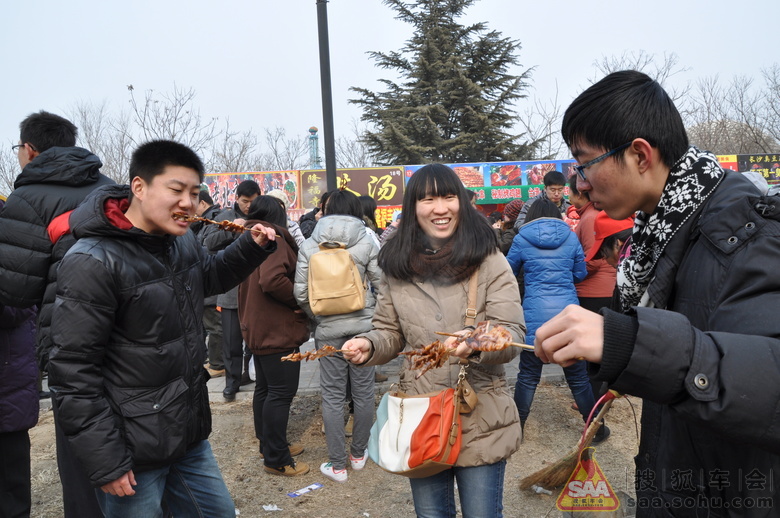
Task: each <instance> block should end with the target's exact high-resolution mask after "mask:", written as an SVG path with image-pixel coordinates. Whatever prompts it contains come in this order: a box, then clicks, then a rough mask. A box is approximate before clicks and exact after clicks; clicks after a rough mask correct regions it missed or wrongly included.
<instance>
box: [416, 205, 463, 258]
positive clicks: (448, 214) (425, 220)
mask: <svg viewBox="0 0 780 518" xmlns="http://www.w3.org/2000/svg"><path fill="white" fill-rule="evenodd" d="M415 212H416V215H417V224H418V225H420V228H421V229H422V231H423V232H425V235H427V236H428V238H429V239H430V242H431V245H432V246H434V247H437V248H438V247H440V246H442V245H444V243H446V242H447V241H448V240H449V239H450V238H451V237H452V235H453V234H454V233H455V230H456V229H457V228H458V216H459V213H460V201H459V200H458V196H457V195H456V194H448V195H445V196H433V195H430V194H429V195H426V196H425V197H424V198H422V199H420V200H417V207H416V210H415Z"/></svg>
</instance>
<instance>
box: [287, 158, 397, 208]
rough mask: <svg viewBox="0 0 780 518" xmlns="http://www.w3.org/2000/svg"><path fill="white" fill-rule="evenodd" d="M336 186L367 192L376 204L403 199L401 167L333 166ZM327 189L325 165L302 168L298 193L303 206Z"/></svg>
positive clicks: (311, 203) (316, 201) (311, 204)
mask: <svg viewBox="0 0 780 518" xmlns="http://www.w3.org/2000/svg"><path fill="white" fill-rule="evenodd" d="M336 180H337V182H338V186H339V188H341V187H342V186H344V189H346V190H348V191H351V192H353V193H355V194H356V195H357V196H362V195H364V194H368V195H369V196H371V197H372V198H374V200H376V204H377V205H379V206H382V205H393V206H396V205H401V202H402V201H403V199H404V184H403V167H401V166H392V167H366V168H362V169H357V168H356V169H336ZM326 190H327V182H326V180H325V170H324V169H308V170H302V171H301V197H302V202H303V207H305V208H314V207H317V206H318V205H319V204H320V200H321V199H322V194H323V193H324V192H325V191H326Z"/></svg>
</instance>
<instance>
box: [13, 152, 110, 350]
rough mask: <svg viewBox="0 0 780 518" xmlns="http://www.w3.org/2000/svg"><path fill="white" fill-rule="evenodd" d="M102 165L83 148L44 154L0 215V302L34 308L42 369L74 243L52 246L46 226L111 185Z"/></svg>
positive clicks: (66, 238)
mask: <svg viewBox="0 0 780 518" xmlns="http://www.w3.org/2000/svg"><path fill="white" fill-rule="evenodd" d="M102 165H103V164H102V163H101V162H100V159H99V158H98V157H96V156H95V155H93V154H92V153H91V152H89V151H87V150H86V149H82V148H79V147H53V148H50V149H47V150H46V151H44V152H43V153H41V154H40V155H38V156H37V157H35V159H33V160H32V161H31V162H30V163H29V164H27V166H25V168H24V170H23V171H22V172H21V174H20V175H19V176H18V177H17V178H16V182H15V183H14V191H13V192H12V193H11V195H10V196H8V201H7V202H6V205H5V207H4V208H3V210H2V211H0V279H2V282H0V302H1V303H3V304H7V305H9V306H16V307H22V308H26V307H30V306H34V305H38V306H39V308H40V313H39V315H38V336H37V342H38V357H39V360H40V361H41V363H42V365H43V364H45V363H46V358H47V357H48V351H49V349H50V347H51V338H50V330H49V327H50V325H51V305H52V303H53V302H54V296H55V294H56V290H57V266H58V265H59V262H60V260H61V259H62V257H63V256H64V255H65V252H67V251H68V248H70V246H71V245H73V241H74V240H73V238H72V236H64V237H63V238H61V239H59V240H58V241H57V242H56V244H53V243H52V240H51V239H50V238H49V234H48V233H47V227H48V226H49V224H50V223H51V221H52V220H53V219H54V218H55V217H57V216H59V215H60V214H62V213H64V212H68V211H70V210H73V209H75V208H76V206H77V205H78V204H79V203H81V202H82V201H83V200H84V198H86V197H87V195H88V194H89V193H91V192H92V191H93V190H95V189H97V188H98V187H100V186H102V185H108V184H113V183H114V181H113V180H111V179H110V178H108V177H106V176H103V175H102V174H100V168H101V166H102Z"/></svg>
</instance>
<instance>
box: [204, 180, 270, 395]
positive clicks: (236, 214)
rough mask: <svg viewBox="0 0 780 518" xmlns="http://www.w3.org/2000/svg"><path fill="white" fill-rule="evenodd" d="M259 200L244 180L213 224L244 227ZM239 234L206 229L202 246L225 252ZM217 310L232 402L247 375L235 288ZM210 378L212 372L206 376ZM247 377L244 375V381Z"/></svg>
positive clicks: (250, 182)
mask: <svg viewBox="0 0 780 518" xmlns="http://www.w3.org/2000/svg"><path fill="white" fill-rule="evenodd" d="M258 196H260V186H259V185H257V182H255V181H253V180H244V181H243V182H241V183H240V184H238V186H237V187H236V202H235V204H233V207H232V208H227V209H224V210H222V212H220V213H219V214H217V216H216V218H215V219H216V220H218V221H223V220H228V221H232V222H233V223H236V224H237V225H244V224H245V223H246V213H247V211H248V210H249V204H250V203H252V200H254V199H255V198H257V197H258ZM240 235H241V234H238V233H236V232H231V231H230V230H221V229H220V228H219V227H217V226H216V225H207V226H206V228H205V230H204V231H203V244H204V245H205V246H206V248H208V249H209V250H210V251H211V252H217V251H219V250H224V249H225V248H227V247H228V245H230V244H231V243H233V242H234V241H235V240H237V239H238V237H239V236H240ZM217 306H219V308H220V311H221V313H222V343H223V345H224V348H223V349H222V353H223V356H222V357H223V361H224V364H225V388H224V390H223V391H222V397H223V398H224V399H225V401H235V400H236V393H237V392H238V391H239V390H240V387H241V378H242V372H248V371H249V358H250V357H249V353H247V354H244V339H243V337H242V336H241V324H240V322H239V319H238V286H236V287H234V288H232V289H230V290H229V291H228V292H226V293H222V294H220V295H219V296H218V297H217ZM209 374H211V372H209ZM248 378H249V376H248V375H247V379H248Z"/></svg>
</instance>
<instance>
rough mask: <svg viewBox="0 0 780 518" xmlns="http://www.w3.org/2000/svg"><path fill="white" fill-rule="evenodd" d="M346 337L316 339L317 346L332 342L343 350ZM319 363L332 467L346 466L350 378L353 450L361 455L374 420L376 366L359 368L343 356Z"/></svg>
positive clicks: (332, 344) (351, 448) (329, 457)
mask: <svg viewBox="0 0 780 518" xmlns="http://www.w3.org/2000/svg"><path fill="white" fill-rule="evenodd" d="M350 338H352V337H351V336H345V337H342V338H336V339H335V340H322V341H320V340H315V341H314V346H315V347H316V348H317V349H319V348H320V347H322V346H323V345H331V346H333V347H335V348H336V349H341V346H342V345H344V342H346V341H347V340H349V339H350ZM319 362H320V390H321V392H322V421H323V422H324V424H325V441H326V443H327V444H328V459H329V461H330V462H331V463H333V469H344V468H346V467H347V450H346V439H345V438H344V403H346V401H347V380H349V383H350V385H351V387H352V402H353V404H354V406H355V417H354V419H355V421H354V424H353V428H352V444H351V446H350V453H351V454H352V456H353V457H362V456H363V454H364V452H365V450H366V448H367V447H368V436H369V433H370V432H371V425H372V424H373V422H374V410H375V409H374V393H375V391H376V388H375V386H374V367H358V366H357V365H355V364H353V363H351V362H348V361H346V360H345V359H344V358H343V357H342V356H341V355H333V356H326V357H324V358H320V359H319Z"/></svg>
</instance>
